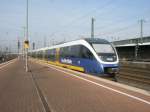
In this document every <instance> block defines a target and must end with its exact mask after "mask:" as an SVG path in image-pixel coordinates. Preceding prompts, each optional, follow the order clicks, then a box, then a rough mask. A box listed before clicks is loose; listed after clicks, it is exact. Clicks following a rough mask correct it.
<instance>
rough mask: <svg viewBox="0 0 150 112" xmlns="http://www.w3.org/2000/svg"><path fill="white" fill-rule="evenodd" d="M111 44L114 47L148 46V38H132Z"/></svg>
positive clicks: (149, 39)
mask: <svg viewBox="0 0 150 112" xmlns="http://www.w3.org/2000/svg"><path fill="white" fill-rule="evenodd" d="M113 44H114V45H115V46H116V47H125V46H136V45H137V44H138V45H140V46H142V45H150V36H147V37H143V38H133V39H126V40H119V41H114V42H113Z"/></svg>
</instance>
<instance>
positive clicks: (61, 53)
mask: <svg viewBox="0 0 150 112" xmlns="http://www.w3.org/2000/svg"><path fill="white" fill-rule="evenodd" d="M29 55H30V56H31V57H33V58H37V59H40V60H44V61H46V62H48V63H51V64H55V65H58V66H62V67H66V68H69V69H73V70H77V71H80V72H85V73H89V74H95V75H100V76H103V75H111V76H114V75H115V73H117V72H118V62H119V59H118V55H117V52H116V49H115V47H113V45H112V44H111V43H109V42H108V41H106V40H104V39H99V38H85V39H80V40H75V41H71V42H66V43H63V44H59V45H55V46H52V47H46V48H41V49H37V50H33V51H30V52H29Z"/></svg>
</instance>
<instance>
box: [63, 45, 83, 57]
mask: <svg viewBox="0 0 150 112" xmlns="http://www.w3.org/2000/svg"><path fill="white" fill-rule="evenodd" d="M60 56H61V57H62V58H64V57H71V58H79V57H80V45H74V46H68V47H63V48H60Z"/></svg>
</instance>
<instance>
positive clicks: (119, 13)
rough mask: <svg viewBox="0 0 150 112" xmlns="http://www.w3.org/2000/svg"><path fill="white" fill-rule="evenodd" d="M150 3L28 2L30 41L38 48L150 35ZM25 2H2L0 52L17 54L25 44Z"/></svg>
mask: <svg viewBox="0 0 150 112" xmlns="http://www.w3.org/2000/svg"><path fill="white" fill-rule="evenodd" d="M149 4H150V0H29V40H30V43H33V42H35V46H36V48H41V47H44V46H50V45H52V44H53V43H54V44H56V43H59V42H62V41H70V40H75V39H79V38H84V37H90V32H91V18H92V17H93V18H94V19H95V22H94V25H95V27H94V29H95V30H94V32H95V37H97V38H104V39H107V40H109V41H115V40H123V39H129V38H137V37H139V36H140V22H139V21H140V20H141V19H143V20H144V23H143V32H144V36H149V35H150V7H149ZM24 27H26V0H0V41H1V43H0V49H4V48H6V47H8V48H9V50H14V49H16V47H17V40H19V41H21V42H22V41H23V40H24V39H25V37H24Z"/></svg>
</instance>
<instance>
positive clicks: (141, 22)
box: [140, 19, 145, 43]
mask: <svg viewBox="0 0 150 112" xmlns="http://www.w3.org/2000/svg"><path fill="white" fill-rule="evenodd" d="M144 22H145V20H144V19H141V20H140V38H141V43H143V23H144Z"/></svg>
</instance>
